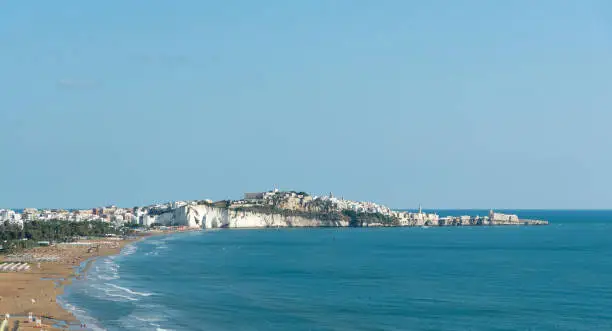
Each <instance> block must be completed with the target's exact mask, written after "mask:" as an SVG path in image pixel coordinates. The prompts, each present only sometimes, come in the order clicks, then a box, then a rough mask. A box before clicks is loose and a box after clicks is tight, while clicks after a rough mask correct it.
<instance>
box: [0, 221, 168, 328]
mask: <svg viewBox="0 0 612 331" xmlns="http://www.w3.org/2000/svg"><path fill="white" fill-rule="evenodd" d="M173 233H177V232H161V231H160V232H147V233H140V234H137V236H136V237H134V238H128V239H122V240H109V239H106V238H104V239H96V240H84V241H80V242H82V243H87V244H82V245H71V244H70V243H60V244H57V245H54V246H49V247H36V248H32V249H28V250H24V251H20V252H19V253H16V254H12V255H0V262H9V261H10V260H18V259H19V256H24V257H26V256H27V258H24V260H25V259H28V258H29V259H31V260H34V261H31V262H28V263H29V265H30V267H31V269H30V270H28V271H25V272H0V294H1V295H0V314H2V315H3V316H4V314H7V313H8V314H10V316H11V318H10V319H9V328H8V329H7V330H12V328H13V327H14V326H15V325H16V324H17V323H18V325H19V330H41V329H40V328H36V327H35V323H31V322H29V321H28V313H30V312H32V313H33V315H34V316H36V317H40V318H41V319H42V324H43V327H44V329H45V330H48V331H59V330H68V329H71V328H75V327H76V328H78V327H79V326H80V323H83V322H82V321H79V320H78V319H77V317H76V316H75V315H74V313H73V312H72V311H71V310H70V309H69V308H68V307H66V305H67V304H68V305H69V304H70V303H69V302H66V301H65V300H63V299H62V298H60V297H61V296H62V295H63V294H65V289H66V286H69V285H70V284H71V283H72V282H73V281H74V280H76V279H81V277H86V274H87V272H88V271H89V269H90V268H91V266H92V265H93V263H94V262H95V261H97V260H98V259H99V258H101V257H107V256H112V255H118V254H120V253H121V252H122V251H123V249H124V248H126V247H128V246H130V245H134V244H136V243H137V242H139V241H141V240H145V239H147V238H149V237H153V236H159V235H165V234H173ZM95 246H97V249H96V250H95V251H94V250H93V249H90V248H91V247H95ZM32 257H34V258H32ZM36 257H37V258H38V259H41V258H45V257H54V258H57V260H56V261H45V262H42V261H41V262H37V261H35V260H36ZM9 258H10V259H9ZM83 263H85V265H84V266H82V265H83ZM83 330H86V329H83Z"/></svg>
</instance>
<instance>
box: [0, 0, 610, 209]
mask: <svg viewBox="0 0 612 331" xmlns="http://www.w3.org/2000/svg"><path fill="white" fill-rule="evenodd" d="M0 45H2V46H0V155H1V156H0V207H11V208H19V207H64V208H71V207H93V206H99V205H106V204H117V205H121V206H133V205H141V204H149V203H153V202H164V201H170V200H179V199H202V198H207V197H210V198H212V199H224V198H239V197H240V196H241V194H242V192H245V191H258V190H266V189H270V188H271V187H272V186H273V185H274V184H277V185H279V186H280V187H281V188H285V189H296V190H305V191H310V192H313V193H319V194H320V193H326V192H329V191H332V192H334V193H335V194H336V195H342V196H344V197H345V198H350V199H357V200H373V201H376V202H381V203H385V204H387V205H389V206H391V207H395V208H414V207H416V206H418V204H419V203H421V204H423V206H424V207H427V208H610V207H612V205H611V202H612V191H611V189H610V184H611V183H612V171H610V169H612V153H610V152H611V151H612V133H611V132H612V131H611V129H610V127H611V123H612V107H611V106H612V93H611V92H610V91H612V4H611V3H609V2H607V1H547V0H541V1H451V0H448V1H393V0H386V1H360V0H353V1H348V0H333V1H332V0H311V1H280V0H278V1H271V0H270V1H247V0H243V1H238V0H236V1H195V0H183V1H153V0H147V1H144V0H140V1H136V0H134V1H118V0H115V1H97V2H95V3H94V2H87V3H85V2H83V1H76V0H67V1H61V2H57V1H45V2H40V1H10V2H8V1H7V2H4V3H3V4H2V9H1V10H0Z"/></svg>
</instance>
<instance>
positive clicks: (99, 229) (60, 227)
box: [0, 220, 131, 251]
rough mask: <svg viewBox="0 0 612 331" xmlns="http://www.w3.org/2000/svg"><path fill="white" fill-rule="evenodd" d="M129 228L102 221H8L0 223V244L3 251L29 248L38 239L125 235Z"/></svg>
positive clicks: (59, 239) (73, 238)
mask: <svg viewBox="0 0 612 331" xmlns="http://www.w3.org/2000/svg"><path fill="white" fill-rule="evenodd" d="M130 231H131V230H130V229H127V228H123V227H122V228H117V227H115V226H113V225H112V224H110V223H107V222H102V221H89V222H75V221H61V220H50V221H39V220H34V221H26V222H24V223H23V227H21V226H20V225H17V224H12V223H10V222H8V221H6V222H4V223H0V245H1V246H3V247H4V249H5V251H11V250H15V249H19V248H29V247H33V246H35V245H36V243H37V242H38V241H49V242H70V241H74V240H76V239H78V237H101V236H104V235H107V234H115V235H125V234H128V233H129V232H130Z"/></svg>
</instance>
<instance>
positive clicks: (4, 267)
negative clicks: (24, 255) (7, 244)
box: [0, 262, 30, 272]
mask: <svg viewBox="0 0 612 331" xmlns="http://www.w3.org/2000/svg"><path fill="white" fill-rule="evenodd" d="M26 270H30V265H28V264H27V263H25V262H14V263H3V264H0V272H4V271H15V272H19V271H26Z"/></svg>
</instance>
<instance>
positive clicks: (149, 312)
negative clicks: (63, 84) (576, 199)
mask: <svg viewBox="0 0 612 331" xmlns="http://www.w3.org/2000/svg"><path fill="white" fill-rule="evenodd" d="M445 213H450V214H458V213H460V214H480V215H484V214H485V213H486V211H462V212H455V211H445V212H440V214H445ZM518 213H519V215H520V216H522V217H524V218H540V219H542V218H543V219H548V220H550V221H551V225H549V226H539V227H453V228H370V229H280V230H276V229H268V230H219V231H205V232H195V233H185V234H176V235H169V236H163V237H154V238H150V239H147V240H144V241H142V242H139V243H137V244H136V245H133V246H130V247H128V248H127V249H125V250H124V251H123V252H122V254H121V255H118V256H114V257H107V258H103V259H100V260H98V261H96V262H95V263H94V265H93V267H92V269H91V271H90V273H89V274H88V276H87V279H86V280H77V281H75V282H74V283H73V285H71V286H70V287H68V289H67V292H66V295H65V296H64V297H63V298H62V301H63V302H64V304H65V305H66V306H67V307H68V308H69V309H73V310H74V311H75V313H76V314H77V315H78V316H79V317H80V318H81V319H83V320H84V321H86V322H87V323H88V327H90V328H92V329H108V330H212V331H223V330H610V329H612V236H611V235H612V211H518Z"/></svg>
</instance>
